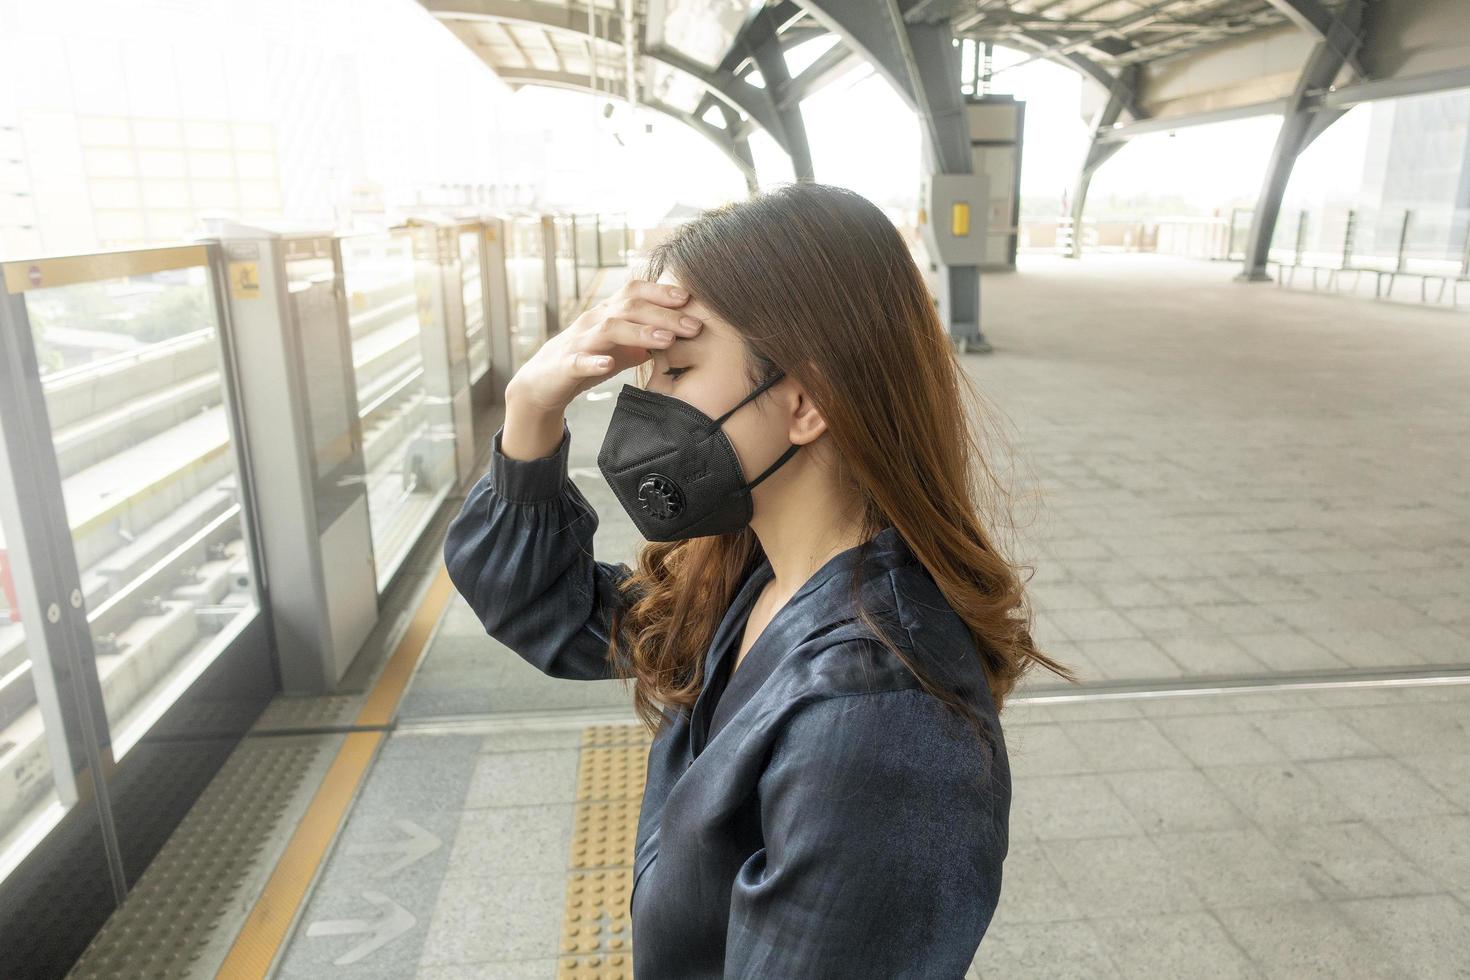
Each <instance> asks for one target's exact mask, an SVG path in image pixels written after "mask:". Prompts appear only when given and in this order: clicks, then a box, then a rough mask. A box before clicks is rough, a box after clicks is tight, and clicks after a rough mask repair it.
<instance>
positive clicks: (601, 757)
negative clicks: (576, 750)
mask: <svg viewBox="0 0 1470 980" xmlns="http://www.w3.org/2000/svg"><path fill="white" fill-rule="evenodd" d="M647 771H648V746H647V745H611V746H606V747H602V748H597V747H592V746H583V748H582V755H581V760H580V765H579V766H578V769H577V799H578V800H626V799H642V798H643V781H644V776H645V775H646V773H647Z"/></svg>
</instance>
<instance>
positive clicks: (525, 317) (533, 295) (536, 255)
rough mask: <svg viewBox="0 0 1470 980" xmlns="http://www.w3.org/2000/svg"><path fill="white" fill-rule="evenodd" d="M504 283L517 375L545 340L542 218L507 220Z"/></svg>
mask: <svg viewBox="0 0 1470 980" xmlns="http://www.w3.org/2000/svg"><path fill="white" fill-rule="evenodd" d="M506 224H507V236H506V259H505V281H506V285H507V287H508V292H509V294H510V297H509V299H510V330H511V351H512V353H513V356H514V358H515V364H513V365H512V366H511V371H512V373H514V372H515V370H517V369H518V368H520V366H521V365H522V364H524V363H525V362H526V360H527V359H528V358H529V357H530V356H531V355H532V354H533V353H535V351H536V349H537V348H538V347H540V346H541V343H542V342H543V341H544V340H545V339H546V306H545V303H546V278H545V274H546V273H545V268H544V267H543V264H542V257H541V222H540V219H538V218H535V217H532V216H529V215H526V216H520V217H516V218H511V219H509V220H508V221H507V223H506Z"/></svg>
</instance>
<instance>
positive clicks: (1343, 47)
mask: <svg viewBox="0 0 1470 980" xmlns="http://www.w3.org/2000/svg"><path fill="white" fill-rule="evenodd" d="M1271 2H1272V4H1273V5H1274V6H1278V7H1282V8H1284V9H1285V8H1289V9H1290V10H1292V11H1296V12H1297V13H1298V14H1300V15H1301V21H1300V22H1301V23H1302V24H1303V25H1304V26H1306V27H1307V28H1309V29H1310V30H1312V31H1314V32H1315V33H1317V34H1318V36H1319V37H1320V40H1318V42H1317V43H1316V45H1315V46H1314V47H1313V48H1312V51H1311V54H1309V55H1308V56H1307V63H1306V64H1305V65H1304V66H1303V67H1302V72H1301V75H1300V76H1299V77H1298V78H1297V83H1296V88H1295V89H1294V90H1293V92H1292V94H1291V96H1290V97H1289V98H1288V99H1287V106H1286V111H1285V113H1284V114H1283V117H1282V120H1281V130H1280V131H1279V132H1278V133H1277V135H1276V145H1275V146H1274V147H1273V148H1272V150H1271V162H1270V163H1269V164H1268V165H1267V167H1266V175H1265V178H1264V179H1263V180H1262V182H1261V193H1260V197H1259V198H1258V199H1257V200H1256V209H1255V211H1254V212H1252V214H1251V230H1250V236H1249V238H1247V240H1246V248H1245V266H1244V268H1243V269H1242V270H1241V272H1240V273H1239V274H1238V275H1237V276H1236V277H1235V278H1236V280H1237V281H1241V282H1262V281H1267V282H1269V281H1270V279H1271V277H1270V276H1269V275H1267V274H1266V259H1267V257H1268V256H1269V254H1270V251H1271V238H1272V236H1273V235H1274V234H1275V231H1276V218H1277V217H1278V215H1280V213H1281V198H1282V195H1284V194H1285V193H1286V185H1287V182H1288V181H1290V180H1291V168H1292V166H1293V165H1294V164H1295V163H1296V158H1297V155H1298V154H1299V153H1301V152H1302V150H1304V149H1306V147H1307V145H1308V144H1309V143H1311V141H1312V140H1313V139H1315V138H1316V137H1317V136H1318V135H1319V134H1320V133H1321V132H1322V131H1323V130H1325V129H1326V128H1327V126H1328V125H1330V124H1331V123H1332V122H1333V120H1335V119H1336V118H1337V117H1338V116H1339V115H1341V110H1327V111H1325V112H1314V111H1313V99H1314V96H1315V94H1316V93H1319V92H1320V91H1321V90H1323V89H1325V88H1327V87H1328V86H1329V85H1331V84H1332V83H1333V81H1334V80H1336V78H1337V75H1338V72H1339V71H1341V70H1342V66H1343V65H1344V64H1349V65H1356V61H1355V56H1356V51H1357V48H1358V46H1359V45H1360V44H1361V43H1362V39H1363V38H1362V25H1363V0H1347V2H1345V3H1344V4H1343V5H1342V8H1341V9H1340V10H1339V11H1338V13H1337V16H1336V17H1333V16H1332V15H1331V14H1330V13H1327V12H1325V11H1324V10H1323V9H1322V8H1321V7H1320V5H1318V4H1317V3H1316V2H1315V0H1271ZM1319 116H1320V118H1319Z"/></svg>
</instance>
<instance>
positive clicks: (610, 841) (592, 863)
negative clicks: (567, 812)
mask: <svg viewBox="0 0 1470 980" xmlns="http://www.w3.org/2000/svg"><path fill="white" fill-rule="evenodd" d="M638 810H639V801H638V800H603V801H601V802H597V803H578V804H577V813H576V823H575V825H574V827H573V832H572V855H571V860H570V862H569V863H568V865H567V866H568V867H569V868H571V869H573V870H585V869H589V868H609V867H623V866H631V865H632V863H633V849H634V848H633V845H634V843H635V841H636V839H637V836H638Z"/></svg>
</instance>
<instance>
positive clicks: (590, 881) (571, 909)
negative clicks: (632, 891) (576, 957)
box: [561, 868, 632, 955]
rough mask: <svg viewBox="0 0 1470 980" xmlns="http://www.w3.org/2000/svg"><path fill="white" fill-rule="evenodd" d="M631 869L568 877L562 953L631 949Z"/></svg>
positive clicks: (608, 951) (592, 872)
mask: <svg viewBox="0 0 1470 980" xmlns="http://www.w3.org/2000/svg"><path fill="white" fill-rule="evenodd" d="M630 872H631V869H630V868H604V869H601V870H597V871H582V872H574V873H573V874H572V875H571V876H570V877H569V878H568V879H567V900H566V909H565V911H564V912H563V914H562V929H561V932H562V936H561V952H562V954H563V955H568V954H577V953H586V954H590V953H597V952H603V953H608V954H615V953H626V952H628V951H629V950H630V949H631V948H632V941H631V940H632V936H631V924H630V922H629V919H628V889H629V885H630V881H631V878H632V875H631V873H630Z"/></svg>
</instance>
